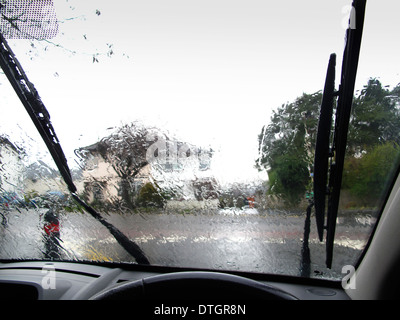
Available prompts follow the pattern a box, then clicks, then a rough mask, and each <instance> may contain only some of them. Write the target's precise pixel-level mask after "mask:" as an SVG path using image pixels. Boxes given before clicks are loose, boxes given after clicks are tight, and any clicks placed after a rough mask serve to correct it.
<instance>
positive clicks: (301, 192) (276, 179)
mask: <svg viewBox="0 0 400 320" xmlns="http://www.w3.org/2000/svg"><path fill="white" fill-rule="evenodd" d="M399 10H400V7H399V3H398V1H396V0H391V1H385V5H384V6H383V5H382V4H381V2H378V1H371V2H370V3H368V4H367V10H366V16H365V25H364V34H363V40H362V47H361V53H360V61H359V68H358V69H359V70H358V75H357V81H356V91H355V93H354V103H353V110H352V114H351V119H350V129H349V135H348V149H347V154H346V161H345V165H344V173H343V183H342V190H341V198H340V206H339V213H338V218H337V226H336V236H335V247H334V254H333V265H332V268H331V269H327V268H326V267H325V243H324V242H320V241H319V240H318V235H317V230H316V228H315V219H314V218H313V213H312V220H311V229H310V230H311V231H310V234H309V248H310V258H311V262H309V261H308V262H307V261H304V256H303V255H302V247H303V240H304V238H305V236H306V233H307V232H305V228H304V227H305V216H306V208H307V206H308V204H309V203H310V201H312V197H313V192H312V191H313V190H312V177H313V170H314V168H313V159H314V150H315V141H316V133H317V125H318V116H319V108H320V104H321V99H322V90H323V87H324V81H325V75H326V68H327V63H328V59H329V55H330V54H331V53H336V54H337V59H338V61H337V66H338V68H337V79H339V77H340V66H341V62H342V54H343V50H344V35H345V30H346V28H347V27H348V20H349V16H350V15H351V14H356V13H354V12H351V2H350V1H349V0H337V1H329V2H327V1H320V0H309V1H290V2H289V3H288V2H287V1H258V0H250V1H249V0H246V1H241V0H235V1H231V0H229V1H227V0H218V1H215V0H214V1H209V0H202V1H197V0H190V1H187V0H185V1H182V0H168V1H164V0H163V1H161V0H153V1H132V0H130V1H99V0H93V1H92V0H90V1H89V0H86V1H78V0H68V1H67V0H53V1H51V0H49V1H30V2H28V1H13V0H1V1H0V31H1V32H2V34H3V35H4V37H5V38H6V39H7V41H8V43H9V45H10V47H11V48H12V50H13V51H14V53H15V54H16V56H17V58H18V60H19V62H20V63H21V65H22V67H23V68H24V70H25V72H26V74H27V76H28V78H29V80H30V81H31V82H32V83H34V85H35V87H36V89H37V90H38V92H39V94H40V96H41V98H42V101H43V103H44V104H45V106H46V108H47V110H48V111H49V113H50V115H51V121H52V124H53V127H54V129H55V131H56V133H57V136H58V138H59V140H60V143H61V146H62V147H63V150H64V153H65V155H66V158H67V160H68V165H69V167H70V169H71V173H72V178H73V180H74V183H75V185H76V186H77V188H78V192H77V194H78V195H79V197H80V198H81V199H83V200H84V201H85V202H86V203H87V204H89V205H90V206H92V207H93V208H94V209H95V210H96V211H97V212H98V213H99V214H100V216H101V218H99V219H98V218H96V217H95V216H93V215H91V214H89V213H87V212H86V211H85V210H84V209H83V207H82V206H81V205H79V204H78V203H77V202H75V201H74V199H72V198H71V196H70V194H69V193H68V189H67V187H66V185H65V183H64V182H63V181H62V179H61V177H60V175H59V173H58V171H57V170H56V166H55V164H54V161H53V160H52V159H51V157H50V155H49V153H48V151H47V149H46V146H45V144H44V143H43V141H42V139H41V137H40V135H39V134H38V133H37V132H36V129H35V127H34V125H33V124H32V121H31V119H30V118H29V116H28V114H27V113H26V111H25V110H24V107H23V105H22V104H21V102H20V101H19V99H18V97H17V95H16V94H15V92H14V90H13V88H12V87H11V85H10V83H9V81H8V80H7V78H6V76H5V75H4V73H3V72H2V71H0V114H1V117H0V214H1V216H0V259H2V260H10V259H22V260H25V259H39V260H69V261H111V262H115V263H136V262H137V260H136V259H135V257H133V256H132V255H131V254H130V253H129V252H128V251H127V250H126V249H125V248H124V247H123V246H121V243H119V241H118V239H116V237H115V234H114V235H113V233H112V232H110V229H111V227H110V226H112V228H113V229H112V230H118V231H119V232H120V233H121V234H123V235H125V236H126V237H127V239H129V240H130V241H131V242H133V243H135V244H136V245H137V246H138V247H139V248H140V250H141V251H142V252H143V254H144V255H145V257H146V259H148V262H149V263H150V264H152V265H159V266H173V267H190V268H207V269H214V270H235V271H248V272H260V273H271V274H284V275H294V276H305V277H319V278H329V279H340V278H342V277H343V274H342V270H343V267H344V266H347V265H351V266H354V265H355V264H356V263H357V260H358V258H359V257H360V255H361V252H362V250H363V248H364V247H365V245H366V243H367V241H368V238H369V236H370V233H371V231H372V229H373V226H374V223H375V221H376V219H377V217H378V213H379V212H380V209H381V206H382V203H383V201H384V199H385V195H386V191H387V188H388V186H389V185H390V183H391V181H392V179H393V175H394V172H395V171H396V169H397V164H398V157H399V154H400V152H399V151H400V147H399V142H400V132H399V130H400V114H399V98H400V86H399V82H400V80H399V79H400V78H399V74H400V66H399V63H398V57H399V56H400V52H399V51H400V46H399V45H398V43H397V42H396V39H397V38H398V34H399V31H400V30H399V23H398V17H397V15H398V12H399ZM350 27H351V26H350ZM339 82H340V81H338V80H337V81H336V83H339ZM336 89H337V88H336ZM99 220H102V221H103V223H100V221H99ZM104 221H105V222H104ZM307 236H308V235H307ZM305 263H306V264H308V266H307V268H306V269H304V265H305ZM305 270H306V271H305Z"/></svg>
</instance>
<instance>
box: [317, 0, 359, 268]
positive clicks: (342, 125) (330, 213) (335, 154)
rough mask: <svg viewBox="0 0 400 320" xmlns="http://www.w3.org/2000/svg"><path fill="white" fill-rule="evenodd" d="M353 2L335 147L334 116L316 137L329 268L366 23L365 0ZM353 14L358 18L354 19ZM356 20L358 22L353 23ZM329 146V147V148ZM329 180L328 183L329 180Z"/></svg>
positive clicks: (330, 89)
mask: <svg viewBox="0 0 400 320" xmlns="http://www.w3.org/2000/svg"><path fill="white" fill-rule="evenodd" d="M352 6H353V9H352V10H354V11H352V13H351V17H350V19H351V21H350V26H349V28H348V29H347V31H346V46H345V50H344V54H343V63H342V73H341V79H340V81H341V82H340V86H339V91H338V94H337V95H338V101H337V109H336V115H335V129H334V133H333V141H332V147H331V149H330V150H329V138H330V137H329V136H330V121H331V119H329V125H328V127H325V128H323V127H322V125H321V124H319V127H318V137H317V141H318V139H319V138H320V139H321V143H322V144H320V145H318V144H317V146H316V150H315V163H314V177H315V176H316V177H317V179H316V180H315V179H314V201H315V216H316V223H317V229H318V236H319V238H320V240H321V241H322V239H323V232H324V229H326V231H327V235H326V266H327V267H328V268H331V266H332V257H333V245H334V238H335V229H336V219H337V213H338V208H339V197H340V188H341V185H342V173H343V165H344V157H345V152H346V145H347V133H348V129H349V122H350V113H351V106H352V102H353V96H354V86H355V81H356V74H357V68H358V59H359V54H360V47H361V38H362V32H363V26H364V15H365V6H366V0H354V1H353V4H352ZM354 18H355V20H353V19H354ZM354 21H355V24H353V22H354ZM331 59H332V56H331ZM331 63H332V61H330V67H328V74H327V82H326V85H325V88H326V89H327V90H326V92H324V98H326V105H325V106H321V114H322V113H323V114H325V116H329V113H330V112H331V110H332V108H333V98H334V95H335V94H334V82H332V77H331V76H332V75H331V76H329V72H331V73H332V72H333V73H334V67H332V66H331ZM332 68H333V71H332ZM333 81H334V77H333ZM323 107H324V108H325V109H324V110H322V108H323ZM321 120H322V121H324V120H323V119H322V117H321V118H320V122H321ZM321 136H322V138H321ZM322 141H323V142H322ZM327 150H329V151H328V152H327ZM329 158H330V159H329ZM328 171H329V173H328ZM327 175H328V176H329V178H328V176H327ZM327 180H328V184H326V181H327ZM326 199H328V209H327V221H326V225H325V201H326Z"/></svg>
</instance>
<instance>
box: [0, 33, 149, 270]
mask: <svg viewBox="0 0 400 320" xmlns="http://www.w3.org/2000/svg"><path fill="white" fill-rule="evenodd" d="M0 66H1V68H2V69H3V71H4V73H5V75H6V76H7V78H8V80H9V81H10V83H11V85H12V87H13V88H14V90H15V92H16V93H17V95H18V97H19V99H20V100H21V102H22V104H23V105H24V107H25V109H26V111H27V112H28V114H29V116H30V117H31V119H32V121H33V123H34V124H35V126H36V128H37V130H38V131H39V133H40V135H41V137H42V139H43V141H44V142H45V144H46V146H47V148H48V150H49V152H50V154H51V156H52V157H53V159H54V162H55V163H56V165H57V168H58V170H59V171H60V174H61V176H62V177H63V179H64V181H65V183H66V184H67V186H68V190H69V191H70V193H71V195H72V197H73V198H74V199H75V200H76V201H77V202H78V203H79V204H80V205H81V206H83V207H84V208H85V210H86V211H87V212H88V213H89V214H91V215H92V216H93V217H94V218H95V219H96V220H97V221H99V222H100V223H101V224H102V225H103V226H105V227H106V228H107V229H108V230H109V232H110V233H111V234H112V235H113V236H114V238H115V239H116V240H117V242H118V243H119V244H120V245H121V246H122V247H123V248H124V249H125V250H126V251H127V252H129V253H130V254H131V255H132V256H133V257H134V258H135V259H136V261H137V262H138V263H140V264H150V262H149V260H148V259H147V258H146V256H145V254H144V253H143V251H142V250H141V248H140V247H139V246H138V245H137V244H136V243H134V242H132V241H131V240H129V238H128V237H127V236H125V235H124V234H123V233H122V232H121V231H119V230H118V229H117V228H116V227H115V226H113V225H112V224H110V223H108V222H107V221H106V220H104V219H103V218H102V217H101V215H100V214H99V213H98V212H96V210H95V209H93V208H92V207H90V206H89V205H88V204H86V203H85V202H84V201H83V200H82V199H80V198H79V196H78V195H77V193H76V191H77V189H76V186H75V185H74V182H73V180H72V176H71V171H70V169H69V167H68V163H67V159H66V158H65V155H64V152H63V150H62V148H61V145H60V142H59V140H58V138H57V135H56V133H55V131H54V128H53V126H52V124H51V121H50V114H49V112H48V111H47V109H46V107H45V106H44V104H43V102H42V100H41V99H40V96H39V94H38V92H37V90H36V89H35V87H34V85H33V84H32V83H31V82H30V81H29V79H28V77H27V76H26V74H25V72H24V70H23V68H22V66H21V65H20V63H19V62H18V60H17V58H16V57H15V55H14V53H13V52H12V50H11V48H10V47H9V45H8V43H7V41H6V40H5V38H4V37H3V35H2V34H1V33H0Z"/></svg>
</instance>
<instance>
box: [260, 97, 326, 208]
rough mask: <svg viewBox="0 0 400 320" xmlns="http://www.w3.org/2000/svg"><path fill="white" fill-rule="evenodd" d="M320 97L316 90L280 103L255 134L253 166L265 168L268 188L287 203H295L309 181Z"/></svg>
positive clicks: (299, 198)
mask: <svg viewBox="0 0 400 320" xmlns="http://www.w3.org/2000/svg"><path fill="white" fill-rule="evenodd" d="M321 99H322V93H321V92H320V91H318V92H316V93H313V94H306V93H304V94H303V95H302V96H301V97H299V98H297V99H296V100H295V101H294V102H292V103H287V104H285V105H282V106H281V107H280V108H279V109H278V110H277V111H274V112H273V115H272V117H271V122H270V124H269V125H268V126H266V127H264V128H263V130H262V132H261V134H260V135H259V137H258V139H259V147H260V157H259V158H258V159H257V167H258V168H259V169H260V170H261V169H266V170H267V171H268V175H269V181H270V191H269V192H270V193H271V194H276V195H280V196H281V197H282V198H283V200H284V201H285V202H286V203H287V204H288V205H295V204H297V203H298V202H299V201H300V200H301V198H302V196H303V195H304V193H305V191H306V188H307V185H308V184H309V183H310V175H309V171H310V169H311V166H312V162H313V155H314V149H315V139H316V129H317V123H318V115H319V106H320V103H321Z"/></svg>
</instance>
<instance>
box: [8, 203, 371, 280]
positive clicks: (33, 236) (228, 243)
mask: <svg viewBox="0 0 400 320" xmlns="http://www.w3.org/2000/svg"><path fill="white" fill-rule="evenodd" d="M45 211H46V209H37V210H33V209H30V210H26V209H20V210H19V212H18V211H15V210H14V211H12V210H10V211H8V212H6V213H5V215H6V217H7V223H6V224H5V225H1V226H0V258H1V259H8V258H13V259H42V258H43V257H44V256H45V254H46V250H48V248H49V243H48V242H47V241H48V238H47V237H46V236H45V233H44V231H43V224H44V222H43V214H44V212H45ZM239 213H240V214H239ZM104 217H105V218H106V220H107V221H108V222H109V223H112V224H113V225H114V226H115V227H117V228H119V229H120V230H121V231H122V232H123V233H124V234H125V235H126V236H127V237H128V238H129V239H131V240H132V241H134V242H136V243H137V244H138V245H139V246H140V247H141V248H142V250H143V251H144V252H145V254H146V256H147V258H148V259H149V260H150V263H151V264H154V265H162V266H178V267H194V268H207V269H217V270H242V271H249V272H266V273H278V274H288V275H299V273H300V262H301V259H302V257H301V248H302V239H303V233H304V216H299V215H294V214H292V215H291V214H259V213H258V212H257V211H256V210H255V209H253V211H247V212H246V211H232V210H224V211H222V210H221V211H219V213H214V214H197V215H190V214H188V215H183V214H149V213H143V214H133V215H119V214H110V215H104ZM372 220H373V219H370V218H368V217H363V218H360V217H359V216H358V217H350V218H346V219H344V218H343V219H341V218H339V221H338V222H339V223H338V226H337V233H336V234H337V237H336V238H337V239H336V243H337V245H336V247H335V251H334V264H333V267H332V270H329V269H326V268H325V267H324V261H325V256H324V254H325V244H324V243H320V242H319V241H318V240H317V234H316V230H315V224H314V219H312V225H311V234H310V244H309V246H310V251H311V274H310V276H316V277H319V276H321V275H322V276H325V277H329V278H341V276H342V275H341V269H342V267H343V266H344V265H347V264H354V263H355V261H356V258H357V257H358V256H359V254H360V252H361V251H360V249H361V248H362V247H363V245H364V244H365V242H366V240H367V236H368V233H369V231H370V229H371V225H372V222H373V221H372ZM59 221H60V238H61V240H60V242H59V244H60V246H58V247H57V256H56V257H57V258H58V259H63V260H65V259H66V260H101V261H124V262H132V263H134V262H135V259H134V258H132V257H131V256H130V255H129V254H128V253H127V252H126V251H125V250H124V249H123V248H122V247H121V246H120V245H119V244H118V243H117V241H116V240H115V239H114V238H113V237H112V236H111V235H110V233H109V231H108V230H107V229H106V228H105V227H103V226H102V225H101V224H100V223H99V222H98V221H97V220H95V219H94V218H93V217H92V216H90V215H89V214H87V213H84V214H82V213H62V214H60V215H59Z"/></svg>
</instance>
